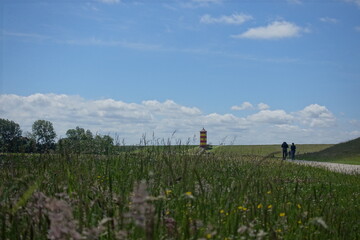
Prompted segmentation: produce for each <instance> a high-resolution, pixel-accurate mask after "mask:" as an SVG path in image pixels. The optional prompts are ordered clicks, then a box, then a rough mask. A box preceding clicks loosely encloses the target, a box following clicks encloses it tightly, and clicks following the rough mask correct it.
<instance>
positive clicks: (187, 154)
mask: <svg viewBox="0 0 360 240" xmlns="http://www.w3.org/2000/svg"><path fill="white" fill-rule="evenodd" d="M191 148H192V147H189V146H156V147H152V146H146V147H138V148H136V149H132V150H130V148H128V150H129V151H124V152H122V153H120V154H118V155H92V154H76V153H75V154H68V155H63V156H62V155H56V154H46V155H45V154H37V155H31V154H13V155H3V156H0V239H9V240H11V239H39V240H41V239H155V240H156V239H222V240H224V239H227V240H230V239H241V238H242V237H243V238H244V239H357V238H358V234H359V232H360V222H359V221H358V220H359V219H358V217H359V215H358V213H359V212H360V201H359V199H360V192H359V186H360V178H359V176H358V175H345V174H340V173H334V172H330V171H326V170H324V169H319V168H312V167H308V166H300V165H296V164H292V163H288V162H284V161H279V160H278V158H270V157H269V158H267V157H262V156H260V155H262V154H263V153H264V152H266V151H270V149H268V150H264V149H261V150H249V151H254V153H255V155H250V153H249V154H241V155H239V154H233V153H232V151H230V150H229V151H223V150H224V149H223V147H218V148H214V149H213V150H212V152H210V153H209V152H205V151H201V150H199V149H195V148H192V149H191ZM299 149H301V148H300V147H299ZM220 150H221V151H222V152H220ZM276 150H278V149H276ZM271 151H272V150H271Z"/></svg>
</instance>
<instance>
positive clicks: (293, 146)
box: [290, 143, 296, 160]
mask: <svg viewBox="0 0 360 240" xmlns="http://www.w3.org/2000/svg"><path fill="white" fill-rule="evenodd" d="M290 150H291V160H295V152H296V146H295V144H294V143H292V144H291V147H290Z"/></svg>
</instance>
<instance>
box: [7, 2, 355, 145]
mask: <svg viewBox="0 0 360 240" xmlns="http://www.w3.org/2000/svg"><path fill="white" fill-rule="evenodd" d="M0 11H1V20H0V21H1V22H0V41H1V49H0V50H1V62H0V72H1V73H0V78H1V79H0V94H1V95H0V117H1V118H9V119H11V120H14V121H15V122H18V123H19V124H20V125H21V127H22V128H23V130H24V131H30V130H31V124H32V122H33V121H34V120H37V119H38V118H44V119H48V120H51V121H52V122H53V123H54V126H55V129H56V130H57V133H58V135H59V137H61V136H64V135H65V132H66V130H67V129H69V128H75V127H76V126H80V127H84V128H88V129H90V130H92V131H94V132H99V133H106V134H107V133H112V134H115V133H116V134H118V135H119V136H120V137H121V138H124V139H125V141H127V142H129V143H136V142H137V141H138V139H139V138H141V136H142V134H145V133H146V134H147V135H152V134H153V133H154V134H155V135H157V136H158V137H159V138H166V137H171V135H172V133H173V132H174V131H176V137H178V138H179V139H186V138H191V139H194V137H193V136H194V135H195V136H196V137H197V138H198V136H197V135H198V130H200V129H201V128H202V127H205V128H206V129H207V130H208V131H209V141H210V142H211V143H213V144H219V143H225V144H226V143H228V142H231V143H235V144H270V143H278V142H282V141H289V142H299V143H336V142H340V141H345V140H349V139H352V138H355V137H359V136H360V108H359V106H358V104H359V102H360V94H359V90H360V44H359V43H360V1H359V0H326V1H325V0H324V1H305V0H268V1H256V0H254V1H250V0H243V1H240V0H239V1H235V0H183V1H177V0H167V1H165V0H163V1H153V0H146V1H145V0H143V1H141V0H140V1H126V0H93V1H92V0H88V1H87V0H81V1H75V0H68V1H60V0H56V1H40V0H29V1H24V0H21V1H20V0H12V1H10V0H4V1H1V3H0ZM64 102H66V103H67V104H63V103H64ZM229 139H232V140H231V141H230V140H229ZM194 141H195V140H194ZM196 141H197V140H196ZM227 141H228V142H227Z"/></svg>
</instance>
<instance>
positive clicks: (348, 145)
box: [299, 138, 360, 165]
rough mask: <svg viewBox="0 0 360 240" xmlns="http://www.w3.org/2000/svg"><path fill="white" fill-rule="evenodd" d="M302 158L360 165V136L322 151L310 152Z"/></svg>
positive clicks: (301, 156) (302, 155)
mask: <svg viewBox="0 0 360 240" xmlns="http://www.w3.org/2000/svg"><path fill="white" fill-rule="evenodd" d="M299 158H301V159H306V160H312V161H319V162H333V163H344V164H356V165H360V138H357V139H353V140H351V141H347V142H344V143H339V144H336V145H333V146H330V147H329V148H326V149H323V150H321V151H314V152H308V153H306V154H301V155H300V156H299Z"/></svg>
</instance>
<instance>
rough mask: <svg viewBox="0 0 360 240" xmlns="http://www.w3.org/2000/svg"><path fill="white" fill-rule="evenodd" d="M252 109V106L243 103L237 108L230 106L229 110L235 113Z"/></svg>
mask: <svg viewBox="0 0 360 240" xmlns="http://www.w3.org/2000/svg"><path fill="white" fill-rule="evenodd" d="M252 108H254V106H253V105H252V104H251V103H249V102H243V103H242V104H241V105H239V106H232V107H231V110H235V111H241V110H246V109H252Z"/></svg>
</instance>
